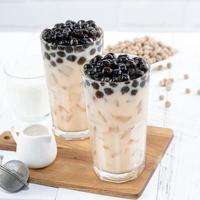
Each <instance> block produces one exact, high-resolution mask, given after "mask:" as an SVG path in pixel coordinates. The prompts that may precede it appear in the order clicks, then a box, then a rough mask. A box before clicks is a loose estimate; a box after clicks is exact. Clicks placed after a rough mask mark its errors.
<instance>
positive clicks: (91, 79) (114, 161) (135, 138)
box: [84, 54, 149, 183]
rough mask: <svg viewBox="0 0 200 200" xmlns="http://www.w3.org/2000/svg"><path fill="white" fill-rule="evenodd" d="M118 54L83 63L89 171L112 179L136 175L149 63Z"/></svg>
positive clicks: (140, 162) (142, 154)
mask: <svg viewBox="0 0 200 200" xmlns="http://www.w3.org/2000/svg"><path fill="white" fill-rule="evenodd" d="M123 56H124V57H123ZM123 56H121V57H117V56H116V58H115V56H114V55H113V54H107V55H106V56H105V57H106V59H105V57H104V58H100V57H99V58H98V59H97V60H99V61H94V59H95V58H94V59H93V61H91V62H90V64H88V65H85V68H84V74H85V75H84V82H85V96H86V107H87V114H88V122H89V130H90V132H91V142H92V155H93V162H94V170H95V172H96V174H97V175H98V176H99V177H100V178H101V179H102V180H106V181H112V182H117V183H120V182H125V181H128V180H131V179H135V178H137V177H138V175H139V174H140V173H141V172H142V170H143V169H144V166H145V150H146V121H147V106H148V86H149V66H148V65H147V64H146V63H145V61H144V60H143V59H141V58H138V57H134V58H130V57H128V56H126V55H123ZM107 58H108V59H107ZM118 58H119V59H118ZM120 60H121V61H120ZM129 61H130V62H129ZM99 66H101V67H99ZM107 66H108V67H107ZM132 69H134V70H132ZM137 69H138V71H137V72H136V70H137ZM93 71H95V73H93ZM129 72H131V73H129ZM94 74H95V75H94ZM95 77H98V78H95Z"/></svg>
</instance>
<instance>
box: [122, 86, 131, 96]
mask: <svg viewBox="0 0 200 200" xmlns="http://www.w3.org/2000/svg"><path fill="white" fill-rule="evenodd" d="M129 90H130V88H129V87H128V86H123V87H122V89H121V93H122V94H126V93H128V92H129Z"/></svg>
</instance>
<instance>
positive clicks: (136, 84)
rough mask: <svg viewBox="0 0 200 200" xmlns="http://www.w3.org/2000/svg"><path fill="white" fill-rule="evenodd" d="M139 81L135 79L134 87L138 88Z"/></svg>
mask: <svg viewBox="0 0 200 200" xmlns="http://www.w3.org/2000/svg"><path fill="white" fill-rule="evenodd" d="M138 84H139V82H138V81H137V80H134V81H133V83H132V87H134V88H136V87H137V86H138Z"/></svg>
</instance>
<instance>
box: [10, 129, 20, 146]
mask: <svg viewBox="0 0 200 200" xmlns="http://www.w3.org/2000/svg"><path fill="white" fill-rule="evenodd" d="M10 132H11V135H12V137H13V139H14V140H15V142H16V143H17V142H18V139H19V133H20V131H16V128H15V127H14V126H11V127H10Z"/></svg>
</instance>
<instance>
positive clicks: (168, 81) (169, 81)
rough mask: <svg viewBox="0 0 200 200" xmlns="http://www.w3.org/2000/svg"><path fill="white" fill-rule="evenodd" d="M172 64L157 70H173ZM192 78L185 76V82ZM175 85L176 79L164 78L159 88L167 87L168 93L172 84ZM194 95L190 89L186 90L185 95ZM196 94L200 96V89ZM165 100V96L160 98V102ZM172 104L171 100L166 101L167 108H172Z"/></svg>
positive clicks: (159, 67)
mask: <svg viewBox="0 0 200 200" xmlns="http://www.w3.org/2000/svg"><path fill="white" fill-rule="evenodd" d="M171 67H172V63H170V62H169V63H167V64H166V65H158V66H157V67H156V70H158V71H161V70H163V69H171ZM189 78H190V76H189V74H183V80H188V79H189ZM173 83H174V78H164V79H162V80H160V81H159V86H160V87H165V88H166V90H167V91H170V90H171V88H172V84H173ZM190 93H192V90H191V89H190V88H185V94H190ZM195 94H197V95H200V89H197V91H195ZM164 99H165V96H164V95H160V96H159V100H160V101H163V100H164ZM171 105H172V103H171V102H170V101H169V100H166V101H165V107H166V108H169V107H171Z"/></svg>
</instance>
